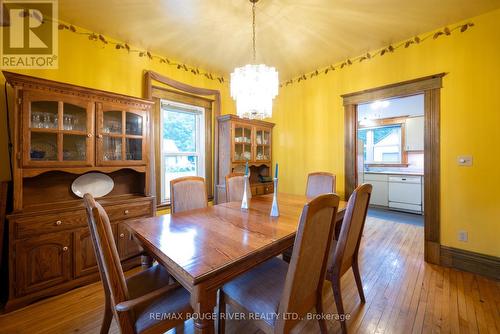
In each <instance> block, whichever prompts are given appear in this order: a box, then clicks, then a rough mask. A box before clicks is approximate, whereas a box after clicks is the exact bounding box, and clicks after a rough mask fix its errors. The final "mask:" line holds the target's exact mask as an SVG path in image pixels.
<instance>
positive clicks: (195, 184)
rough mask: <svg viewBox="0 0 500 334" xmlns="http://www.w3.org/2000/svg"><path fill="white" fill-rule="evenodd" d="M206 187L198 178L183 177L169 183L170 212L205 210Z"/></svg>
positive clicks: (202, 180) (201, 179) (200, 178)
mask: <svg viewBox="0 0 500 334" xmlns="http://www.w3.org/2000/svg"><path fill="white" fill-rule="evenodd" d="M207 206H208V203H207V187H206V186H205V179H204V178H202V177H200V176H184V177H179V178H177V179H174V180H172V181H170V211H171V212H172V213H178V212H182V211H188V210H194V209H201V208H206V207H207Z"/></svg>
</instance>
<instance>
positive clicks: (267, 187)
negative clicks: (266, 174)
mask: <svg viewBox="0 0 500 334" xmlns="http://www.w3.org/2000/svg"><path fill="white" fill-rule="evenodd" d="M262 187H263V189H264V194H271V193H272V192H274V184H272V183H270V184H265V185H264V186H262Z"/></svg>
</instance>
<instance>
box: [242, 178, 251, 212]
mask: <svg viewBox="0 0 500 334" xmlns="http://www.w3.org/2000/svg"><path fill="white" fill-rule="evenodd" d="M247 184H248V175H244V176H243V198H242V199H241V209H242V210H248V192H249V191H250V190H249V189H248V186H247Z"/></svg>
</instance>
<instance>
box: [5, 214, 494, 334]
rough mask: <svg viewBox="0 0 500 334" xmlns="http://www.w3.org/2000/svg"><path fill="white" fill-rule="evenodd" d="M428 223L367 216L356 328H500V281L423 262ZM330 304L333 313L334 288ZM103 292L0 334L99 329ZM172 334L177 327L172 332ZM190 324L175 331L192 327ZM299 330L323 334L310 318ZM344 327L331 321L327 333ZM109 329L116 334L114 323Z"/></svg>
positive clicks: (27, 311) (64, 301)
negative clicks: (361, 296) (362, 294)
mask: <svg viewBox="0 0 500 334" xmlns="http://www.w3.org/2000/svg"><path fill="white" fill-rule="evenodd" d="M423 249H424V247H423V227H421V226H418V225H412V224H404V223H397V222H393V221H388V220H383V219H380V218H375V217H369V218H368V220H367V223H366V228H365V232H364V236H363V239H362V246H361V251H360V268H361V275H362V279H363V286H364V291H365V295H366V300H367V302H366V304H364V305H363V304H361V303H360V300H359V297H358V294H357V290H356V285H355V282H354V277H353V275H352V273H351V272H348V273H347V274H346V275H345V276H344V277H343V279H342V290H343V296H344V307H345V309H346V312H349V313H350V315H351V319H350V320H349V321H348V322H347V323H348V329H349V332H350V333H431V332H443V333H500V282H495V281H492V280H489V279H487V278H484V277H481V276H477V275H473V274H470V273H466V272H461V271H456V270H453V269H449V268H443V267H440V266H434V265H429V264H427V263H425V262H424V261H423V257H424V256H423ZM327 288H328V289H325V303H326V306H327V307H326V310H327V311H328V312H331V313H335V312H336V310H335V306H334V303H333V296H332V293H331V290H330V289H329V288H330V287H329V286H327ZM103 303H104V296H103V292H102V288H101V284H100V283H96V284H92V285H89V286H86V287H83V288H79V289H76V290H73V291H70V292H68V293H66V294H64V295H60V296H57V297H53V298H50V299H46V300H43V301H41V302H38V303H36V304H34V305H31V306H28V307H26V308H24V309H21V310H18V311H15V312H12V313H9V314H6V315H1V316H0V333H2V334H3V333H9V334H17V333H18V334H21V333H30V334H31V333H40V334H45V333H47V334H48V333H61V334H62V333H76V332H78V333H99V329H100V323H101V318H102V309H103ZM226 329H227V332H228V333H238V334H245V333H249V334H250V333H252V334H253V333H261V332H260V331H258V330H257V328H256V327H254V326H253V324H252V323H250V322H246V321H235V320H227V321H226ZM171 332H172V333H174V332H175V331H171ZM192 332H193V328H192V322H187V323H186V325H185V326H184V328H179V329H177V333H192ZM294 332H295V333H319V326H318V324H317V321H315V320H309V321H306V320H304V321H303V322H301V323H300V324H299V325H298V326H297V327H296V328H295V330H294ZM338 332H340V326H339V324H338V323H337V322H333V321H330V322H329V333H338ZM110 333H118V329H117V327H116V324H115V323H114V321H113V324H112V326H111V330H110Z"/></svg>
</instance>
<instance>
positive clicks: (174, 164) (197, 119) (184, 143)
mask: <svg viewBox="0 0 500 334" xmlns="http://www.w3.org/2000/svg"><path fill="white" fill-rule="evenodd" d="M160 124H161V126H160V151H161V155H160V158H161V162H160V169H161V173H160V174H161V175H160V177H161V182H160V184H161V192H160V194H161V203H167V202H169V201H170V181H171V180H173V179H176V178H178V177H182V176H201V177H205V109H204V108H202V107H199V106H193V105H187V104H182V103H177V102H171V101H166V100H161V112H160Z"/></svg>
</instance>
